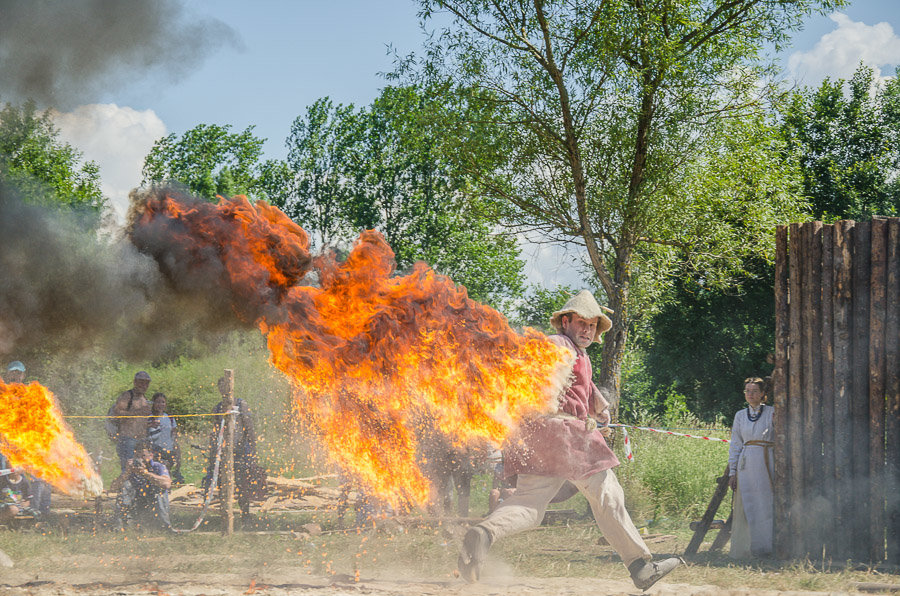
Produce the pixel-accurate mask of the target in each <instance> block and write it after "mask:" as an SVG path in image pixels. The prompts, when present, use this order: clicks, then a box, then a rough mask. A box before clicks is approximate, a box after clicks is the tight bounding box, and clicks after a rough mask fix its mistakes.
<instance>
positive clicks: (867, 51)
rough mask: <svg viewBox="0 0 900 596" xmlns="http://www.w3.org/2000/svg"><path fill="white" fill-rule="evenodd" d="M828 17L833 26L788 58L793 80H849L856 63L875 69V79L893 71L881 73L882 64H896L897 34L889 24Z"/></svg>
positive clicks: (899, 56)
mask: <svg viewBox="0 0 900 596" xmlns="http://www.w3.org/2000/svg"><path fill="white" fill-rule="evenodd" d="M829 18H830V19H831V20H832V21H834V22H835V23H837V26H838V27H837V29H835V30H834V31H831V32H830V33H826V34H825V35H823V36H822V38H821V39H820V40H819V41H818V42H817V43H816V45H815V47H813V49H811V50H809V51H808V52H794V53H793V54H791V56H790V58H788V70H789V71H790V73H791V76H792V77H793V79H794V80H795V81H797V82H798V83H801V84H803V85H808V86H817V85H818V84H819V83H821V82H822V80H823V79H824V78H825V77H831V79H838V78H841V79H849V78H850V77H851V76H853V73H854V72H855V71H856V69H857V67H858V66H859V63H860V62H864V63H865V64H866V65H867V66H870V67H872V68H874V69H875V76H876V78H885V77H887V76H891V75H893V74H894V73H893V72H892V71H889V72H882V71H881V68H882V67H885V66H894V65H897V64H900V37H898V36H897V34H896V33H894V28H893V27H891V25H890V23H887V22H881V23H878V24H877V25H866V24H865V23H862V22H857V21H854V20H852V19H851V18H850V17H848V16H847V15H845V14H844V13H840V12H835V13H833V14H831V15H830V16H829Z"/></svg>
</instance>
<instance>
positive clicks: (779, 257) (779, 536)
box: [772, 226, 792, 559]
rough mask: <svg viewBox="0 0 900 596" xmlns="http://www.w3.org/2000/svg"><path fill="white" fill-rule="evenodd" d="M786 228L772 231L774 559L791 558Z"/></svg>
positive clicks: (788, 313)
mask: <svg viewBox="0 0 900 596" xmlns="http://www.w3.org/2000/svg"><path fill="white" fill-rule="evenodd" d="M788 265H789V264H788V228H787V226H778V227H777V228H776V229H775V370H773V371H772V400H773V402H774V403H773V405H774V406H775V470H774V474H775V486H774V489H775V556H776V557H778V558H779V559H787V558H789V557H790V556H791V518H790V511H791V503H792V497H791V485H790V482H789V480H790V478H791V471H790V452H791V440H790V434H789V433H788V427H789V426H790V418H789V410H788V408H787V398H788V395H787V379H788V375H789V374H790V360H789V359H788V347H789V345H790V332H791V329H790V311H789V304H788V280H789V272H788Z"/></svg>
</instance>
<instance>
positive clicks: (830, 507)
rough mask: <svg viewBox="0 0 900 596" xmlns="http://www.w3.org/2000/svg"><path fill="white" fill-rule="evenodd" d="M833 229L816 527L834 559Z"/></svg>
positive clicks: (827, 238) (825, 274) (828, 251)
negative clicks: (820, 467) (820, 510)
mask: <svg viewBox="0 0 900 596" xmlns="http://www.w3.org/2000/svg"><path fill="white" fill-rule="evenodd" d="M834 229H835V226H833V225H831V226H824V227H823V228H822V295H821V297H822V333H821V339H822V401H821V404H820V407H819V410H820V412H821V416H822V437H823V440H822V443H823V447H822V481H823V483H822V496H823V500H822V508H823V510H824V513H823V515H821V516H819V520H818V521H819V524H820V527H821V528H822V535H823V537H824V546H825V554H826V556H828V557H831V556H833V555H834V540H833V539H831V537H833V536H834V533H835V531H836V530H837V528H836V526H835V524H834V520H835V516H836V511H835V504H836V501H835V481H834V443H833V440H832V438H833V437H834V434H835V432H836V430H837V429H836V428H835V425H834V290H833V288H834V286H833V271H834Z"/></svg>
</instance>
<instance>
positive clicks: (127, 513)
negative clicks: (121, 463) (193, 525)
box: [110, 440, 172, 530]
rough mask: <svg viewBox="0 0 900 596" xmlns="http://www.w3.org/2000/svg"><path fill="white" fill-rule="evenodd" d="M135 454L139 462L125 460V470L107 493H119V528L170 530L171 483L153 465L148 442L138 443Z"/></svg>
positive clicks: (161, 468)
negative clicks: (139, 527) (136, 525)
mask: <svg viewBox="0 0 900 596" xmlns="http://www.w3.org/2000/svg"><path fill="white" fill-rule="evenodd" d="M134 451H135V455H140V458H139V459H130V460H128V462H127V466H126V467H125V470H124V471H123V472H122V474H121V475H119V477H118V478H116V479H115V480H113V483H112V484H111V485H110V490H112V491H116V490H118V491H119V497H118V499H117V500H116V513H117V517H118V521H119V527H120V528H121V529H124V528H125V527H126V526H127V525H130V524H132V523H136V524H138V525H143V524H146V525H147V526H150V527H153V526H156V527H160V528H162V529H164V530H171V529H172V524H171V522H170V521H169V488H170V487H171V486H172V479H171V478H170V477H169V471H168V470H167V469H166V466H164V465H163V464H161V463H159V462H158V461H154V459H153V447H152V446H151V445H150V442H149V441H146V440H145V441H139V442H138V443H137V445H135V450H134Z"/></svg>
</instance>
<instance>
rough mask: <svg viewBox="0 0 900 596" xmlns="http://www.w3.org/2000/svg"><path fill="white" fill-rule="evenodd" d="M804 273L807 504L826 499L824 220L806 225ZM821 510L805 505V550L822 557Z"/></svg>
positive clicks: (803, 315) (802, 303) (803, 232)
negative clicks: (821, 400)
mask: <svg viewBox="0 0 900 596" xmlns="http://www.w3.org/2000/svg"><path fill="white" fill-rule="evenodd" d="M801 240H802V242H803V251H804V254H803V272H802V276H801V277H802V286H801V292H802V294H801V302H800V309H801V324H802V328H803V371H804V374H803V439H802V441H803V462H804V466H803V469H804V473H803V485H804V488H803V492H804V495H805V498H806V502H807V503H820V502H821V501H822V498H823V497H822V489H821V482H822V470H823V466H822V416H821V415H820V408H819V398H820V396H821V394H822V358H821V355H822V341H821V333H822V329H821V325H822V320H821V310H822V222H820V221H811V222H807V223H805V224H804V225H803V227H802V233H801ZM820 515H821V514H820V513H819V512H818V511H817V509H816V508H815V507H804V508H803V516H802V523H803V529H802V530H801V532H800V536H802V540H803V547H802V552H803V553H804V554H808V555H811V556H816V555H818V556H821V554H822V547H823V537H822V532H821V525H820V524H819V517H820Z"/></svg>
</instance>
